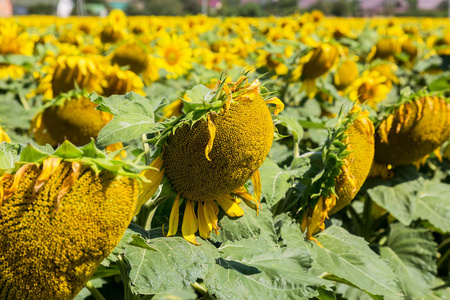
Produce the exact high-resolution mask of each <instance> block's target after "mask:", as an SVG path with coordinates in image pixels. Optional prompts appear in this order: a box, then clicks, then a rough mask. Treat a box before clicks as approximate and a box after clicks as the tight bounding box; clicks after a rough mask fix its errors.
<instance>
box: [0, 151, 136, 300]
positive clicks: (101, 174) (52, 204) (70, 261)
mask: <svg viewBox="0 0 450 300" xmlns="http://www.w3.org/2000/svg"><path fill="white" fill-rule="evenodd" d="M65 149H66V150H68V151H66V150H65ZM25 153H26V154H25ZM88 153H94V154H95V155H94V157H90V156H89V155H88ZM74 154H75V155H74ZM100 157H101V158H102V159H103V163H104V160H106V156H105V155H104V154H103V153H101V151H100V150H98V149H96V148H95V147H94V146H93V144H90V145H89V146H86V147H84V148H81V149H79V148H75V146H73V145H71V144H70V143H68V142H66V143H65V145H64V147H61V148H60V149H58V150H57V151H55V153H53V154H52V155H46V156H44V157H43V153H42V152H40V151H39V150H36V149H34V148H33V147H31V146H28V148H26V150H24V151H23V152H22V154H21V159H23V161H16V165H18V167H17V169H15V170H14V171H13V172H12V173H6V172H5V171H6V170H1V174H2V176H0V191H1V193H0V220H1V221H0V234H1V236H2V238H1V239H0V252H1V253H2V255H1V256H0V299H5V300H6V299H73V298H74V297H75V296H76V295H77V294H78V292H79V291H80V290H81V289H82V288H83V287H84V285H85V284H86V282H87V281H88V280H89V278H90V277H91V276H92V275H93V273H94V272H95V270H96V269H97V267H98V266H99V264H100V262H102V260H103V259H104V258H105V257H106V256H107V255H108V254H109V253H110V252H111V251H112V250H113V248H114V247H115V246H116V245H117V243H118V242H119V241H120V239H121V236H122V235H123V233H124V232H125V229H126V228H127V227H128V225H129V223H130V221H131V218H132V216H133V212H134V209H135V206H136V203H137V196H138V190H139V189H138V180H137V179H136V176H135V175H134V174H131V173H124V171H123V170H122V171H121V172H119V171H117V170H116V171H111V170H107V169H105V168H103V167H102V165H101V164H98V163H96V159H97V158H100ZM36 158H39V159H38V160H35V159H36ZM66 158H68V159H66ZM94 165H95V168H94V167H93V166H94ZM91 166H92V167H91ZM94 170H95V171H94ZM119 173H120V175H119Z"/></svg>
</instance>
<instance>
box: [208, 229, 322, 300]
mask: <svg viewBox="0 0 450 300" xmlns="http://www.w3.org/2000/svg"><path fill="white" fill-rule="evenodd" d="M219 251H220V252H221V257H220V258H219V259H217V260H216V264H215V265H213V267H212V268H211V269H210V271H209V273H208V274H207V275H206V276H205V279H204V283H205V285H206V287H207V288H208V291H209V292H210V293H211V294H214V295H215V296H216V297H217V298H218V299H246V300H247V299H259V300H264V299H270V300H272V299H309V298H312V297H315V296H318V295H319V293H318V292H317V288H318V287H319V286H327V285H330V283H329V282H327V281H325V280H323V279H319V278H317V277H315V276H312V275H311V274H309V273H308V268H309V264H307V265H302V262H304V261H305V260H306V261H308V257H309V252H308V251H304V249H296V248H285V247H283V248H282V247H280V246H278V245H276V244H275V245H274V244H272V243H267V242H266V240H264V239H263V238H262V237H261V238H259V239H257V240H253V239H246V240H242V241H236V242H229V243H226V244H224V245H222V247H220V248H219Z"/></svg>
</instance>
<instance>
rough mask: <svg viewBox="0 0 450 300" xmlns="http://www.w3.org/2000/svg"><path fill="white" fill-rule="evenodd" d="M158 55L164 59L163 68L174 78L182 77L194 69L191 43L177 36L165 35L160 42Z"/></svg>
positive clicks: (157, 45)
mask: <svg viewBox="0 0 450 300" xmlns="http://www.w3.org/2000/svg"><path fill="white" fill-rule="evenodd" d="M156 47H157V50H156V51H157V53H158V55H159V56H160V57H161V58H162V59H163V62H162V63H163V64H162V67H163V68H164V69H165V70H166V71H167V72H169V73H171V74H172V75H173V76H181V75H184V74H186V73H187V71H188V70H190V69H191V68H192V65H191V62H192V60H193V58H192V50H191V47H190V45H189V42H188V41H186V40H185V39H183V38H182V37H181V36H177V35H176V34H172V35H169V34H163V35H162V36H161V37H160V39H159V40H158V42H157V44H156Z"/></svg>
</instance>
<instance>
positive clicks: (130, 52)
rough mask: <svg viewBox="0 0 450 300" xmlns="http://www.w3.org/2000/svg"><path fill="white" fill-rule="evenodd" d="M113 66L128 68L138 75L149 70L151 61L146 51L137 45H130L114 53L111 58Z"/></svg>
mask: <svg viewBox="0 0 450 300" xmlns="http://www.w3.org/2000/svg"><path fill="white" fill-rule="evenodd" d="M111 62H112V63H113V64H118V65H119V66H121V67H122V66H128V67H129V68H130V70H131V71H133V72H134V73H136V74H139V73H142V72H144V71H145V70H147V67H148V64H149V59H148V55H147V53H146V52H145V50H144V49H143V48H142V47H141V46H140V45H138V44H136V43H128V44H124V45H122V46H120V47H119V48H117V49H116V51H114V54H113V56H112V58H111Z"/></svg>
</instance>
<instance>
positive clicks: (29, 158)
mask: <svg viewBox="0 0 450 300" xmlns="http://www.w3.org/2000/svg"><path fill="white" fill-rule="evenodd" d="M52 150H53V148H52ZM52 152H53V151H52ZM49 155H50V154H49V153H47V152H45V151H42V150H40V149H38V148H36V147H33V146H32V145H28V146H27V147H25V149H24V150H23V151H22V152H21V153H20V161H21V162H25V163H33V162H38V161H39V160H41V159H43V158H45V157H47V156H49Z"/></svg>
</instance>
